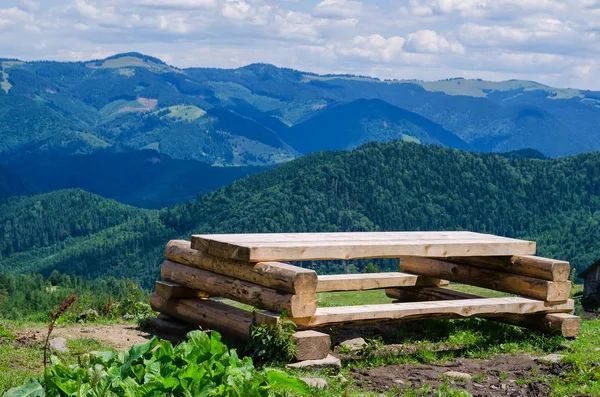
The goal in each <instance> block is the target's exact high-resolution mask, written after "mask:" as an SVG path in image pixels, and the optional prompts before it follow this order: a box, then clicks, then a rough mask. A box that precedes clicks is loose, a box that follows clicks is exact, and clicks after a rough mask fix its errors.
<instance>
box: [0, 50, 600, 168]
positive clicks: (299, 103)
mask: <svg viewBox="0 0 600 397" xmlns="http://www.w3.org/2000/svg"><path fill="white" fill-rule="evenodd" d="M0 79H1V81H0V136H2V138H3V139H2V141H1V142H0V153H1V154H2V162H3V163H8V162H12V161H18V160H19V159H20V158H22V157H31V156H32V155H37V154H39V153H43V152H49V151H50V152H56V151H58V152H60V154H61V155H73V154H78V155H85V154H90V153H93V152H95V151H97V150H101V149H108V148H111V149H113V150H116V151H132V150H155V151H158V152H159V153H161V154H164V155H166V156H169V157H171V158H173V159H177V160H197V161H202V162H205V163H207V164H210V165H214V166H240V165H244V166H256V165H260V166H262V165H272V164H280V163H283V162H287V161H289V160H291V159H293V158H296V157H298V156H300V155H303V154H307V153H310V152H313V151H316V150H322V149H332V150H339V149H352V148H355V147H357V146H359V145H360V144H362V143H366V142H368V141H372V140H377V141H389V140H392V139H407V140H416V141H419V142H422V143H433V144H440V145H443V146H448V147H452V148H458V149H466V150H471V151H483V152H507V151H512V150H519V149H524V148H532V149H536V150H538V151H540V152H542V153H543V154H544V155H547V156H550V157H557V156H565V155H572V154H577V153H582V152H589V151H594V150H598V149H600V134H598V127H597V126H598V125H599V122H600V92H591V91H584V90H576V89H557V88H552V87H548V86H545V85H542V84H538V83H534V82H528V81H518V80H512V81H506V82H497V83H496V82H487V81H482V80H466V79H461V78H457V79H451V80H445V81H437V82H422V81H412V80H401V81H398V80H379V79H376V78H369V77H361V76H351V75H317V74H314V73H309V72H301V71H296V70H291V69H283V68H278V67H275V66H273V65H267V64H252V65H248V66H245V67H241V68H238V69H213V68H188V69H179V68H176V67H173V66H169V65H167V64H166V63H164V62H163V61H161V60H159V59H157V58H153V57H150V56H146V55H142V54H138V53H126V54H119V55H115V56H113V57H109V58H106V59H102V60H95V61H89V62H69V63H65V62H46V61H44V62H22V61H18V60H6V59H4V60H0Z"/></svg>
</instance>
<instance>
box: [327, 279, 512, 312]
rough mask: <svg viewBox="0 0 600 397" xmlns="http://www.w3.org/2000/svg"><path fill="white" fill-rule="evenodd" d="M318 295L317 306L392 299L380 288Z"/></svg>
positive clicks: (472, 290)
mask: <svg viewBox="0 0 600 397" xmlns="http://www.w3.org/2000/svg"><path fill="white" fill-rule="evenodd" d="M448 288H450V289H453V290H456V291H460V292H466V293H469V294H474V295H481V296H485V297H487V298H499V297H503V296H510V294H507V293H504V292H498V291H492V290H489V289H484V288H479V287H473V286H470V285H463V284H452V285H450V286H449V287H448ZM318 296H319V307H335V306H357V305H376V304H381V303H392V302H393V301H394V300H393V299H391V298H388V297H387V296H386V295H385V291H384V290H381V289H376V290H369V291H360V292H356V291H350V292H322V293H320V294H318Z"/></svg>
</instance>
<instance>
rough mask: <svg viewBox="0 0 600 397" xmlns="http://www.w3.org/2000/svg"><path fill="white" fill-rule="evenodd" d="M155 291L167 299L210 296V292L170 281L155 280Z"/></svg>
mask: <svg viewBox="0 0 600 397" xmlns="http://www.w3.org/2000/svg"><path fill="white" fill-rule="evenodd" d="M154 291H156V293H157V294H158V296H161V297H163V298H165V299H181V298H208V294H207V293H206V292H204V291H198V290H197V289H191V288H187V287H184V286H183V285H179V284H175V283H170V282H168V281H156V282H154Z"/></svg>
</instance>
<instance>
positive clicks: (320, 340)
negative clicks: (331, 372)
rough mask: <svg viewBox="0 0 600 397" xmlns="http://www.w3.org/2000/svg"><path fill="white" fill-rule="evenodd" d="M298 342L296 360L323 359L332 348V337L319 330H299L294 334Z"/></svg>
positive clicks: (295, 340)
mask: <svg viewBox="0 0 600 397" xmlns="http://www.w3.org/2000/svg"><path fill="white" fill-rule="evenodd" d="M292 340H293V341H294V343H295V344H296V348H297V350H296V360H298V361H304V360H322V359H324V358H325V357H327V355H328V354H329V350H331V337H330V336H329V335H327V334H324V333H322V332H318V331H298V332H295V333H294V334H293V335H292Z"/></svg>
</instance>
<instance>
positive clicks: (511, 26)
mask: <svg viewBox="0 0 600 397" xmlns="http://www.w3.org/2000/svg"><path fill="white" fill-rule="evenodd" d="M128 51H138V52H142V53H146V54H149V55H153V56H156V57H159V58H161V59H163V60H165V61H166V62H168V63H170V64H173V65H175V66H179V67H189V66H216V67H227V68H231V67H238V66H243V65H245V64H248V63H253V62H267V63H273V64H275V65H278V66H286V67H291V68H295V69H301V70H306V71H313V72H317V73H354V74H362V75H371V76H377V77H381V78H398V79H422V80H438V79H444V78H450V77H467V78H482V79H487V80H507V79H513V78H518V79H526V80H535V81H539V82H542V83H545V84H549V85H553V86H558V87H576V88H583V89H600V79H599V77H600V57H599V54H600V0H567V1H562V0H385V1H359V0H323V1H312V0H311V1H306V0H43V1H42V0H39V1H37V0H0V57H11V58H20V59H25V60H34V59H52V60H69V61H78V60H87V59H96V58H103V57H106V56H109V55H112V54H115V53H118V52H128Z"/></svg>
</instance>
